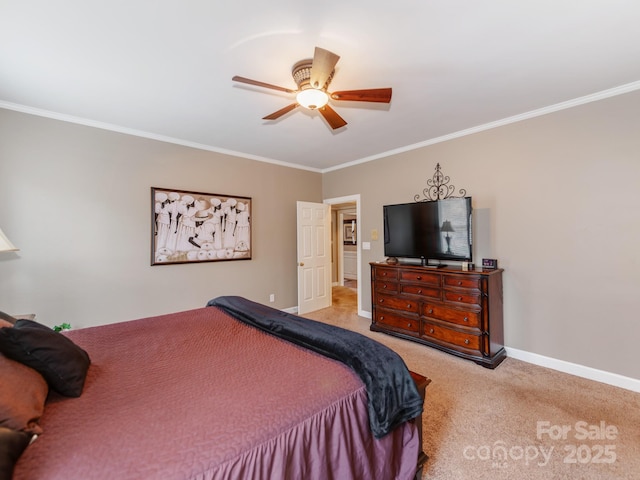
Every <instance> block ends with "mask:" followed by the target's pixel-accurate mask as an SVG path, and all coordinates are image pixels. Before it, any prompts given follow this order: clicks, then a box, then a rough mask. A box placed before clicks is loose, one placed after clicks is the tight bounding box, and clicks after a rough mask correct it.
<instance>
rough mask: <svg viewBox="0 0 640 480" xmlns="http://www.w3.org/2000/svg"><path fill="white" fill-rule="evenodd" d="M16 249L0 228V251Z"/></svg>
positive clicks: (13, 250)
mask: <svg viewBox="0 0 640 480" xmlns="http://www.w3.org/2000/svg"><path fill="white" fill-rule="evenodd" d="M17 250H18V249H17V248H16V247H15V246H14V245H13V243H11V242H10V241H9V239H8V238H7V236H6V235H5V234H4V233H2V230H0V252H15V251H17Z"/></svg>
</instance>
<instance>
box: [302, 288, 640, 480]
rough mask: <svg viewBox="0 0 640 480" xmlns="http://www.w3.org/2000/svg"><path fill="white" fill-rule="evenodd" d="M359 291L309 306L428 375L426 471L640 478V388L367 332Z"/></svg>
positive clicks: (457, 479) (447, 475)
mask: <svg viewBox="0 0 640 480" xmlns="http://www.w3.org/2000/svg"><path fill="white" fill-rule="evenodd" d="M355 295H356V294H355V292H354V291H353V290H351V289H348V288H343V287H334V304H333V306H332V307H330V308H326V309H323V310H319V311H317V312H312V313H309V314H306V315H305V316H306V317H308V318H313V319H315V320H319V321H324V322H327V323H331V324H334V325H338V326H340V327H343V328H347V329H350V330H354V331H357V332H360V333H362V334H364V335H367V336H369V337H371V338H374V339H376V340H378V341H379V342H381V343H383V344H385V345H387V346H388V347H390V348H392V349H393V350H395V351H396V352H397V353H398V354H399V355H401V356H402V358H403V359H404V360H405V363H406V364H407V366H408V367H409V369H411V370H413V371H415V372H418V373H420V374H422V375H425V376H427V377H428V378H430V379H431V380H432V383H431V384H430V385H429V386H428V387H427V396H426V401H425V412H424V420H423V434H424V450H425V453H426V454H427V455H428V456H429V460H428V461H427V464H426V466H425V470H424V476H423V480H426V479H443V480H463V479H480V480H482V479H487V480H488V479H491V480H493V479H522V480H529V479H545V480H546V479H583V480H591V479H593V480H595V479H598V480H601V479H612V480H613V479H629V480H631V479H634V480H635V479H640V394H638V393H634V392H630V391H628V390H624V389H620V388H616V387H612V386H609V385H605V384H601V383H598V382H594V381H591V380H586V379H583V378H579V377H575V376H572V375H568V374H565V373H561V372H557V371H555V370H550V369H546V368H543V367H539V366H536V365H532V364H529V363H526V362H522V361H519V360H515V359H512V358H507V359H506V360H505V361H504V362H503V363H502V364H501V365H500V366H498V368H496V369H495V370H489V369H486V368H483V367H481V366H479V365H476V364H475V363H473V362H470V361H468V360H462V359H459V358H457V357H454V356H452V355H449V354H446V353H443V352H440V351H439V350H436V349H433V348H429V347H426V346H424V345H420V344H417V343H414V342H410V341H407V340H402V339H399V338H395V337H392V336H390V335H386V334H383V333H378V332H371V331H370V330H369V325H370V322H371V321H370V320H369V319H367V318H363V317H358V316H357V314H356V309H355V306H354V305H355V303H354V302H355V301H356V296H355ZM603 426H604V428H603ZM563 431H564V433H563Z"/></svg>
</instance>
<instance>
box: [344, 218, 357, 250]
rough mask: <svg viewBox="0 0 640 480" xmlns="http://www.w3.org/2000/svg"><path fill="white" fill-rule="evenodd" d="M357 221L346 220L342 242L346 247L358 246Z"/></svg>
mask: <svg viewBox="0 0 640 480" xmlns="http://www.w3.org/2000/svg"><path fill="white" fill-rule="evenodd" d="M357 230H358V229H357V226H356V221H355V220H345V221H344V223H343V225H342V240H343V243H344V245H355V244H356V240H357V239H356V231H357Z"/></svg>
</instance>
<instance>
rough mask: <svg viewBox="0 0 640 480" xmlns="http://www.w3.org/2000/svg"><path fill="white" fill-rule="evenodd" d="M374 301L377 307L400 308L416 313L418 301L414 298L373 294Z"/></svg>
mask: <svg viewBox="0 0 640 480" xmlns="http://www.w3.org/2000/svg"><path fill="white" fill-rule="evenodd" d="M375 302H376V305H377V306H378V307H383V308H391V309H394V310H402V311H404V312H410V313H415V314H417V313H418V305H419V303H418V302H417V301H415V300H407V299H406V298H403V297H398V296H391V295H384V294H381V293H376V294H375Z"/></svg>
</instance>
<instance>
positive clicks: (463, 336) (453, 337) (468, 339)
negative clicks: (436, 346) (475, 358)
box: [422, 322, 480, 351]
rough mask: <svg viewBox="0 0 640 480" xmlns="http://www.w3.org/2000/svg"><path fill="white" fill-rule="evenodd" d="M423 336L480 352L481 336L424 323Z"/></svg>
mask: <svg viewBox="0 0 640 480" xmlns="http://www.w3.org/2000/svg"><path fill="white" fill-rule="evenodd" d="M422 336H423V337H425V338H427V339H436V340H440V341H441V342H446V343H449V344H451V345H456V346H458V347H462V348H468V349H470V350H477V351H480V335H474V334H472V333H465V332H459V331H457V330H451V329H448V328H445V327H441V326H439V325H435V324H433V323H428V322H424V323H423V329H422Z"/></svg>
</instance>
